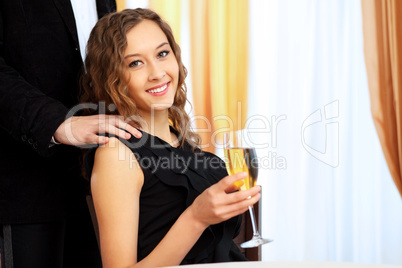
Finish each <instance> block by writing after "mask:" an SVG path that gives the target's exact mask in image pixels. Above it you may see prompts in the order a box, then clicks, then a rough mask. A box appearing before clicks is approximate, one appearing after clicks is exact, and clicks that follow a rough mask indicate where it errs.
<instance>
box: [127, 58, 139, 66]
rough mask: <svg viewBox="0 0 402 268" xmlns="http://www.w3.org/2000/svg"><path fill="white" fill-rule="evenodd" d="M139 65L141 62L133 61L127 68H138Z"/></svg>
mask: <svg viewBox="0 0 402 268" xmlns="http://www.w3.org/2000/svg"><path fill="white" fill-rule="evenodd" d="M141 64H142V62H141V61H139V60H135V61H133V62H132V63H130V64H129V65H128V67H137V66H140V65H141Z"/></svg>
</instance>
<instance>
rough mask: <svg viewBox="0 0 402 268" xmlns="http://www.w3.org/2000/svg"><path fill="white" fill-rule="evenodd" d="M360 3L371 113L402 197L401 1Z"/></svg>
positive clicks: (380, 0)
mask: <svg viewBox="0 0 402 268" xmlns="http://www.w3.org/2000/svg"><path fill="white" fill-rule="evenodd" d="M361 6H362V17H363V37H364V55H365V61H366V69H367V77H368V86H369V91H370V103H371V113H372V116H373V120H374V124H375V127H376V130H377V134H378V137H379V139H380V143H381V147H382V149H383V152H384V155H385V159H386V161H387V164H388V168H389V170H390V173H391V176H392V178H393V180H394V182H395V185H396V187H397V188H398V191H399V193H400V194H401V196H402V107H401V101H402V99H401V98H402V97H401V91H402V16H401V14H402V1H400V0H362V1H361Z"/></svg>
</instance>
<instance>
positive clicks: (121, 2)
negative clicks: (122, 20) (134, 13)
mask: <svg viewBox="0 0 402 268" xmlns="http://www.w3.org/2000/svg"><path fill="white" fill-rule="evenodd" d="M125 8H126V0H116V10H117V11H122V10H123V9H125Z"/></svg>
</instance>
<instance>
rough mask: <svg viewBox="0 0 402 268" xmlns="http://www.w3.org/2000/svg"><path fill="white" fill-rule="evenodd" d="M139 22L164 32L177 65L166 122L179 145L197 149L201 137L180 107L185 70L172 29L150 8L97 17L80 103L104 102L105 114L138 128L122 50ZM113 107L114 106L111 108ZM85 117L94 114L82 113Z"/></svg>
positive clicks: (90, 38)
mask: <svg viewBox="0 0 402 268" xmlns="http://www.w3.org/2000/svg"><path fill="white" fill-rule="evenodd" d="M143 20H150V21H153V22H155V23H156V24H157V25H158V26H159V27H160V28H161V30H162V31H163V32H164V33H165V35H166V37H167V39H168V42H169V45H170V47H171V48H172V50H173V53H174V55H175V57H176V60H177V63H178V65H179V81H178V85H177V91H176V94H175V97H174V102H173V105H172V107H170V108H169V122H170V124H171V126H172V127H173V128H174V129H175V130H176V131H177V132H178V134H179V137H178V138H179V141H180V144H181V145H183V143H184V142H187V143H189V144H190V145H191V146H192V147H193V148H195V147H197V146H199V144H200V143H201V138H200V136H199V135H198V134H196V133H195V132H194V131H193V130H192V129H191V124H190V118H189V116H188V114H187V113H186V111H185V109H184V106H185V104H186V102H188V99H187V87H186V84H185V82H184V79H185V78H186V76H187V69H186V68H185V67H184V65H183V63H182V60H181V50H180V47H179V45H178V44H177V43H176V41H175V39H174V36H173V32H172V29H171V28H170V26H169V25H168V24H167V23H166V22H165V21H164V20H162V18H161V17H160V16H159V15H158V14H157V13H155V12H154V11H152V10H150V9H142V8H137V9H126V10H123V11H120V12H115V13H111V14H108V15H106V16H104V17H103V18H101V19H100V20H99V21H98V22H97V24H96V25H95V27H94V28H93V29H92V31H91V34H90V36H89V40H88V44H87V55H86V59H85V74H84V75H83V78H82V95H81V103H84V104H85V103H100V102H104V104H105V105H106V106H105V107H109V108H110V107H115V109H106V111H105V113H106V114H115V115H121V116H123V117H124V118H125V120H127V121H129V122H130V123H131V124H133V125H135V126H141V122H140V121H139V120H138V119H136V118H138V111H137V106H136V104H135V102H134V101H133V99H132V98H130V96H129V94H128V85H127V83H128V80H127V69H128V66H127V64H126V63H125V60H124V51H125V50H126V48H127V39H126V36H127V33H128V31H130V30H131V29H132V28H133V27H134V26H136V25H137V24H138V23H140V22H141V21H143ZM113 105H114V106H113ZM85 113H86V114H91V113H94V111H92V112H91V111H90V110H89V109H87V110H86V112H85Z"/></svg>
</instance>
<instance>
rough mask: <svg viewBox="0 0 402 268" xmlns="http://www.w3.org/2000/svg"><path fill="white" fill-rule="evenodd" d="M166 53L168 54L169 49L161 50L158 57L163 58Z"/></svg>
mask: <svg viewBox="0 0 402 268" xmlns="http://www.w3.org/2000/svg"><path fill="white" fill-rule="evenodd" d="M168 54H169V51H167V50H165V51H162V52H159V54H158V58H164V57H166V56H167V55H168Z"/></svg>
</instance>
